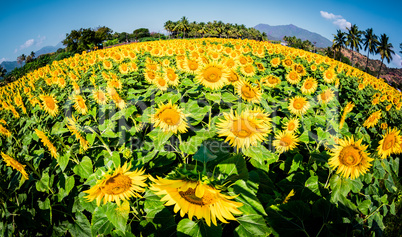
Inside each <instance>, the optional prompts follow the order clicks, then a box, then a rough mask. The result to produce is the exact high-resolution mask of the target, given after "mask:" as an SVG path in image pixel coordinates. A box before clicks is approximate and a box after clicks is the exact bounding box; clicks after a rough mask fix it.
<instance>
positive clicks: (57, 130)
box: [50, 122, 68, 135]
mask: <svg viewBox="0 0 402 237" xmlns="http://www.w3.org/2000/svg"><path fill="white" fill-rule="evenodd" d="M66 132H68V129H67V128H66V123H65V122H57V123H56V124H55V125H53V127H52V132H51V133H50V134H51V135H60V134H63V133H66Z"/></svg>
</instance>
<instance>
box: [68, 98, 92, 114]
mask: <svg viewBox="0 0 402 237" xmlns="http://www.w3.org/2000/svg"><path fill="white" fill-rule="evenodd" d="M71 99H72V101H73V102H74V105H73V107H74V109H75V110H77V111H78V112H79V113H80V114H82V115H85V114H87V112H88V107H87V105H86V104H85V99H84V98H83V97H82V96H80V95H76V94H75V95H73V96H72V98H71Z"/></svg>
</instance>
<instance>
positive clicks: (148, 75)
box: [144, 70, 156, 84]
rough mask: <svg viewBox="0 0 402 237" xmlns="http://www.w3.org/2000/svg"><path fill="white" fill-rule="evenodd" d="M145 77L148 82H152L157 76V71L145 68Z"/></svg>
mask: <svg viewBox="0 0 402 237" xmlns="http://www.w3.org/2000/svg"><path fill="white" fill-rule="evenodd" d="M144 77H145V80H146V81H147V82H148V83H150V84H152V81H153V80H155V78H156V72H155V71H152V70H144Z"/></svg>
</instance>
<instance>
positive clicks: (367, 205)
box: [357, 199, 371, 215]
mask: <svg viewBox="0 0 402 237" xmlns="http://www.w3.org/2000/svg"><path fill="white" fill-rule="evenodd" d="M370 206H371V201H370V200H368V199H367V200H364V201H363V202H361V203H360V204H359V205H358V206H357V208H358V209H359V210H360V211H361V212H362V213H363V214H364V215H368V214H369V209H370Z"/></svg>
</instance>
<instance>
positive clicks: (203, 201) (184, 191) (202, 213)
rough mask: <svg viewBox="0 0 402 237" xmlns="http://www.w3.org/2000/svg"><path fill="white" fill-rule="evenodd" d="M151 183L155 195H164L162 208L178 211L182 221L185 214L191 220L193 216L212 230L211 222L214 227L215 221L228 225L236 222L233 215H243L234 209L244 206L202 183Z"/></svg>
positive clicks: (185, 181) (160, 180)
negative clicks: (230, 222) (233, 221)
mask: <svg viewBox="0 0 402 237" xmlns="http://www.w3.org/2000/svg"><path fill="white" fill-rule="evenodd" d="M150 180H152V181H153V182H154V184H152V186H151V188H150V190H152V191H154V192H155V194H156V195H164V197H163V198H162V199H161V201H162V202H166V203H165V206H172V205H174V208H173V210H174V212H175V213H177V212H179V211H180V216H181V217H184V215H185V214H187V215H188V218H189V219H190V220H192V219H193V216H195V217H197V219H202V218H204V219H205V222H206V223H207V225H208V226H211V222H212V224H214V225H215V226H217V225H218V223H217V221H216V219H218V220H220V221H221V222H223V223H228V222H227V220H236V218H235V217H234V216H233V214H235V215H241V214H242V212H241V211H239V210H238V209H237V208H239V207H241V206H242V205H243V204H242V203H239V202H235V201H231V200H230V199H233V198H235V197H236V196H227V195H224V194H222V193H221V191H220V190H218V189H215V188H214V187H213V186H211V185H208V184H205V183H203V182H201V181H187V180H181V179H178V180H171V179H163V178H160V177H157V178H156V179H154V178H152V177H150Z"/></svg>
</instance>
